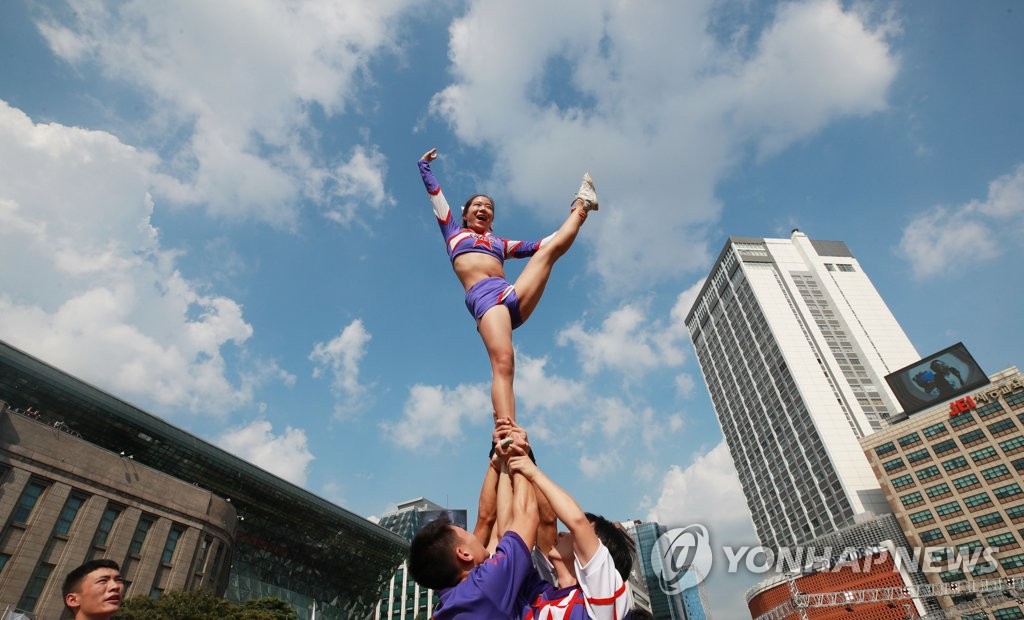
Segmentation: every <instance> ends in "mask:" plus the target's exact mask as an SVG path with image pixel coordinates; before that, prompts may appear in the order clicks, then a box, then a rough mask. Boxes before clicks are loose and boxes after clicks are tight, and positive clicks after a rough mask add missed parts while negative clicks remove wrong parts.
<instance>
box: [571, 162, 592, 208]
mask: <svg viewBox="0 0 1024 620" xmlns="http://www.w3.org/2000/svg"><path fill="white" fill-rule="evenodd" d="M576 198H579V199H580V200H582V201H583V210H584V211H597V190H596V189H594V180H593V179H591V178H590V173H589V172H585V173H583V182H582V183H580V189H579V191H577V192H576ZM573 202H575V199H574V200H573Z"/></svg>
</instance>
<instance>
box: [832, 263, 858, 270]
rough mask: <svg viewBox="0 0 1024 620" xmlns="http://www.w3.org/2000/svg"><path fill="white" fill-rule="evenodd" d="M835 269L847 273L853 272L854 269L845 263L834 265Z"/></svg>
mask: <svg viewBox="0 0 1024 620" xmlns="http://www.w3.org/2000/svg"><path fill="white" fill-rule="evenodd" d="M836 267H837V268H838V269H839V271H847V272H850V271H855V269H854V268H853V265H847V264H845V263H838V264H837V265H836Z"/></svg>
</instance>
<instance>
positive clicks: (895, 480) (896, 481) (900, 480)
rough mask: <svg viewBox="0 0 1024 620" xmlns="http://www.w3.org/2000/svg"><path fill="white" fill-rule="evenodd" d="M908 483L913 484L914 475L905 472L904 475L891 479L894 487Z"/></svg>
mask: <svg viewBox="0 0 1024 620" xmlns="http://www.w3.org/2000/svg"><path fill="white" fill-rule="evenodd" d="M908 484H914V477H913V476H911V475H910V474H906V475H904V476H900V477H899V478H893V479H892V486H893V488H894V489H899V488H901V487H905V486H907V485H908Z"/></svg>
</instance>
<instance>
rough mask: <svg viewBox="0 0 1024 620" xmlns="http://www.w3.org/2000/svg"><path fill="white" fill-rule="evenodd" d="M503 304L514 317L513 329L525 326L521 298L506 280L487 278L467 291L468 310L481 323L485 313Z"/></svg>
mask: <svg viewBox="0 0 1024 620" xmlns="http://www.w3.org/2000/svg"><path fill="white" fill-rule="evenodd" d="M498 304H503V305H504V306H505V307H506V308H508V313H509V315H511V317H512V329H515V328H517V327H519V326H520V325H522V324H523V320H522V319H521V318H520V316H519V298H518V297H516V289H515V287H514V286H512V285H511V284H509V283H508V282H507V281H506V280H505V278H498V277H494V278H485V279H483V280H480V281H479V282H477V283H476V284H474V285H473V286H471V287H469V290H468V291H466V309H468V310H469V313H470V314H472V315H473V317H474V318H476V320H477V321H479V320H480V319H481V318H482V317H483V316H484V313H485V312H487V311H488V310H490V309H491V308H493V307H494V306H497V305H498Z"/></svg>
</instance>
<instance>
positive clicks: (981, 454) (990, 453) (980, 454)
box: [971, 446, 996, 463]
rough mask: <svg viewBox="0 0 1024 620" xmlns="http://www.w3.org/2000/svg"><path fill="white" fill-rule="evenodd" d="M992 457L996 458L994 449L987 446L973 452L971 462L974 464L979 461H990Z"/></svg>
mask: <svg viewBox="0 0 1024 620" xmlns="http://www.w3.org/2000/svg"><path fill="white" fill-rule="evenodd" d="M994 456H996V449H995V448H993V447H992V446H987V447H985V448H982V449H981V450H975V451H974V452H971V460H973V461H974V462H975V463H979V462H981V461H984V460H987V459H990V458H992V457H994Z"/></svg>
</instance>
